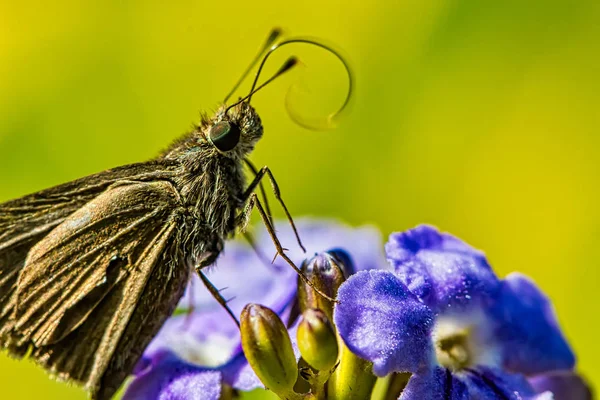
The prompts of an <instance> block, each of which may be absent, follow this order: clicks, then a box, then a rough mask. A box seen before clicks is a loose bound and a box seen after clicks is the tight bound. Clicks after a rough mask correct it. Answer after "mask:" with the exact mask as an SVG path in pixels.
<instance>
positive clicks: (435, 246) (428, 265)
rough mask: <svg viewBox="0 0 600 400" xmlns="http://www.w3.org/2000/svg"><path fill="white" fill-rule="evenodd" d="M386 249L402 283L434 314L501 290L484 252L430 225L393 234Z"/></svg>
mask: <svg viewBox="0 0 600 400" xmlns="http://www.w3.org/2000/svg"><path fill="white" fill-rule="evenodd" d="M385 250H386V254H387V257H388V261H390V262H391V263H392V265H393V266H394V268H395V270H396V274H397V275H398V276H399V277H400V279H401V280H402V282H403V283H404V284H405V285H406V286H408V288H409V289H410V290H411V291H412V292H413V293H415V294H416V295H417V296H418V297H419V298H420V299H422V300H423V301H424V302H425V304H427V305H428V306H429V307H430V308H431V309H433V310H434V311H435V312H444V310H446V309H447V308H448V307H458V308H461V309H462V308H464V307H468V306H471V305H472V304H473V305H474V304H477V303H474V300H482V299H487V298H489V297H491V296H493V295H494V294H495V292H496V291H497V290H498V288H499V281H498V278H497V277H496V275H495V274H494V272H493V271H492V270H491V268H490V266H489V264H488V262H487V260H486V258H485V256H484V254H483V253H482V252H480V251H478V250H475V249H474V248H472V247H471V246H469V245H467V244H466V243H464V242H462V241H460V240H459V239H457V238H455V237H453V236H451V235H449V234H447V233H440V232H439V231H438V230H437V229H435V228H433V227H431V226H428V225H420V226H418V227H416V228H414V229H411V230H408V231H406V232H402V233H393V234H392V235H390V239H389V241H388V243H387V244H386V246H385Z"/></svg>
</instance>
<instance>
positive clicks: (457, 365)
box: [436, 331, 472, 371]
mask: <svg viewBox="0 0 600 400" xmlns="http://www.w3.org/2000/svg"><path fill="white" fill-rule="evenodd" d="M468 338H469V332H468V331H463V332H457V333H455V334H453V335H450V336H446V337H442V338H438V340H437V342H436V356H437V359H438V362H439V363H440V364H441V365H442V366H444V367H446V368H449V369H451V370H452V371H459V370H463V369H465V368H467V367H468V366H469V365H471V364H472V355H471V351H470V349H469V343H468Z"/></svg>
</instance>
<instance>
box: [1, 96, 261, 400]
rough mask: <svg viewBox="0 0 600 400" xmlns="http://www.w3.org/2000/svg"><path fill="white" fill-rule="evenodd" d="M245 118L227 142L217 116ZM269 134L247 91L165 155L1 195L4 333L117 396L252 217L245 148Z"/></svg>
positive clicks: (52, 366) (8, 343)
mask: <svg viewBox="0 0 600 400" xmlns="http://www.w3.org/2000/svg"><path fill="white" fill-rule="evenodd" d="M219 121H227V122H228V123H229V124H230V125H231V126H235V127H239V130H240V132H241V134H240V138H239V143H237V145H236V146H235V148H234V149H233V150H231V151H226V152H223V151H220V150H219V149H217V147H216V146H215V145H214V144H213V142H212V141H211V140H210V134H211V133H210V132H211V129H212V127H214V126H215V124H216V123H218V122H219ZM261 136H262V125H261V123H260V119H259V117H258V115H257V114H256V112H255V111H254V109H252V107H250V106H249V105H248V104H247V103H240V104H239V105H236V106H235V107H233V108H231V109H230V110H228V111H227V110H226V109H225V108H224V107H222V108H221V109H220V110H219V111H218V112H217V113H216V115H215V116H214V117H213V118H211V119H208V118H203V119H202V122H201V124H200V125H199V126H198V127H196V128H195V129H194V131H193V132H191V133H189V134H187V135H185V136H184V137H182V138H181V139H179V140H178V141H177V142H175V143H174V144H173V145H172V146H171V147H170V148H169V149H167V150H166V151H165V152H163V154H161V155H160V156H159V157H158V158H156V159H155V160H151V161H149V162H146V163H139V164H132V165H127V166H123V167H119V168H115V169H111V170H107V171H104V172H101V173H98V174H95V175H92V176H89V177H85V178H82V179H79V180H76V181H73V182H69V183H66V184H63V185H59V186H56V187H54V188H51V189H47V190H44V191H41V192H38V193H34V194H31V195H28V196H25V197H23V198H20V199H17V200H13V201H9V202H6V203H4V204H1V205H0V345H2V347H5V348H7V349H8V350H9V352H10V353H11V354H12V355H13V356H16V357H24V356H25V355H27V354H29V355H30V357H32V358H33V359H34V360H35V361H36V362H38V363H39V364H41V365H43V366H44V367H45V368H47V369H48V370H49V371H51V372H52V373H53V374H54V375H55V376H57V377H58V378H60V379H65V380H69V381H73V382H76V383H79V384H82V385H84V386H85V388H86V389H87V390H89V391H90V392H91V396H92V398H94V399H108V398H110V397H112V395H113V394H114V393H115V392H116V391H117V390H118V388H119V387H120V386H121V384H122V382H123V381H124V379H125V378H126V377H127V375H128V374H129V373H130V372H131V370H132V369H133V367H134V365H135V363H136V362H137V361H138V359H139V358H140V356H141V354H142V352H143V350H144V348H145V347H146V346H147V345H148V343H149V342H150V340H151V339H152V338H153V337H154V336H155V335H156V333H157V331H158V330H159V328H160V327H161V325H162V324H163V323H164V321H165V319H166V318H168V316H169V315H170V314H171V313H172V312H173V310H174V309H175V307H176V305H177V302H178V300H179V298H180V297H181V296H182V294H183V291H184V289H185V287H186V284H187V283H188V280H189V277H190V274H191V273H192V272H193V270H194V268H203V267H205V266H207V265H210V264H212V263H213V262H214V260H215V259H216V258H217V256H218V255H219V253H220V251H221V250H222V248H223V241H224V240H225V239H226V238H228V237H230V236H232V235H233V234H234V233H235V232H236V230H237V229H243V228H244V225H245V222H246V220H247V218H246V215H244V212H243V206H244V204H245V202H246V200H247V193H246V187H245V186H246V184H245V178H244V173H243V162H244V159H245V157H246V156H247V155H248V154H249V153H250V152H251V151H252V149H253V148H254V145H255V143H256V142H257V141H258V140H259V139H260V137H261Z"/></svg>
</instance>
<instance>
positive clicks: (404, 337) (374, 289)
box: [334, 270, 434, 376]
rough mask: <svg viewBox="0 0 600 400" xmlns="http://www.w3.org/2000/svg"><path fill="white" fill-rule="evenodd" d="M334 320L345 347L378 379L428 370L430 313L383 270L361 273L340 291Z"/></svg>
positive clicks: (391, 274)
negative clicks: (370, 365)
mask: <svg viewBox="0 0 600 400" xmlns="http://www.w3.org/2000/svg"><path fill="white" fill-rule="evenodd" d="M338 299H339V301H340V302H339V303H338V304H337V305H336V307H335V314H334V320H335V324H336V326H337V328H338V332H339V334H340V336H341V337H342V339H343V340H344V342H345V343H346V345H347V346H348V348H349V349H350V350H351V351H352V352H354V353H356V354H357V355H359V356H360V357H362V358H365V359H367V360H369V361H372V362H373V371H374V372H375V374H376V375H378V376H384V375H387V374H388V373H390V372H394V371H398V372H418V371H421V370H424V369H428V368H430V366H431V362H432V360H433V358H434V354H433V343H432V341H431V337H430V334H431V329H432V326H433V314H432V312H431V310H429V308H428V307H427V306H425V305H423V304H422V303H421V302H420V301H419V300H418V299H417V298H416V297H415V296H414V295H413V294H412V293H411V292H410V291H409V290H408V289H407V288H406V286H404V285H403V284H402V282H400V280H398V278H397V277H396V276H395V275H394V274H393V273H391V272H388V271H377V270H372V271H361V272H358V273H357V274H355V275H353V276H351V277H350V278H349V279H348V280H347V281H346V282H344V284H342V286H341V287H340V289H339V292H338Z"/></svg>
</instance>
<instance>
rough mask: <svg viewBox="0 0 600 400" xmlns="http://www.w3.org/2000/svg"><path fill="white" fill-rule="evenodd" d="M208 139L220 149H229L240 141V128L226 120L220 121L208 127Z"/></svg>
mask: <svg viewBox="0 0 600 400" xmlns="http://www.w3.org/2000/svg"><path fill="white" fill-rule="evenodd" d="M209 139H210V141H211V143H212V144H213V145H214V146H215V147H216V148H217V149H219V150H221V151H229V150H231V149H233V148H234V147H235V146H237V144H238V142H239V141H240V128H238V126H237V125H235V124H230V123H229V122H227V121H220V122H217V123H216V124H214V125H213V126H212V127H211V128H210V133H209Z"/></svg>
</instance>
